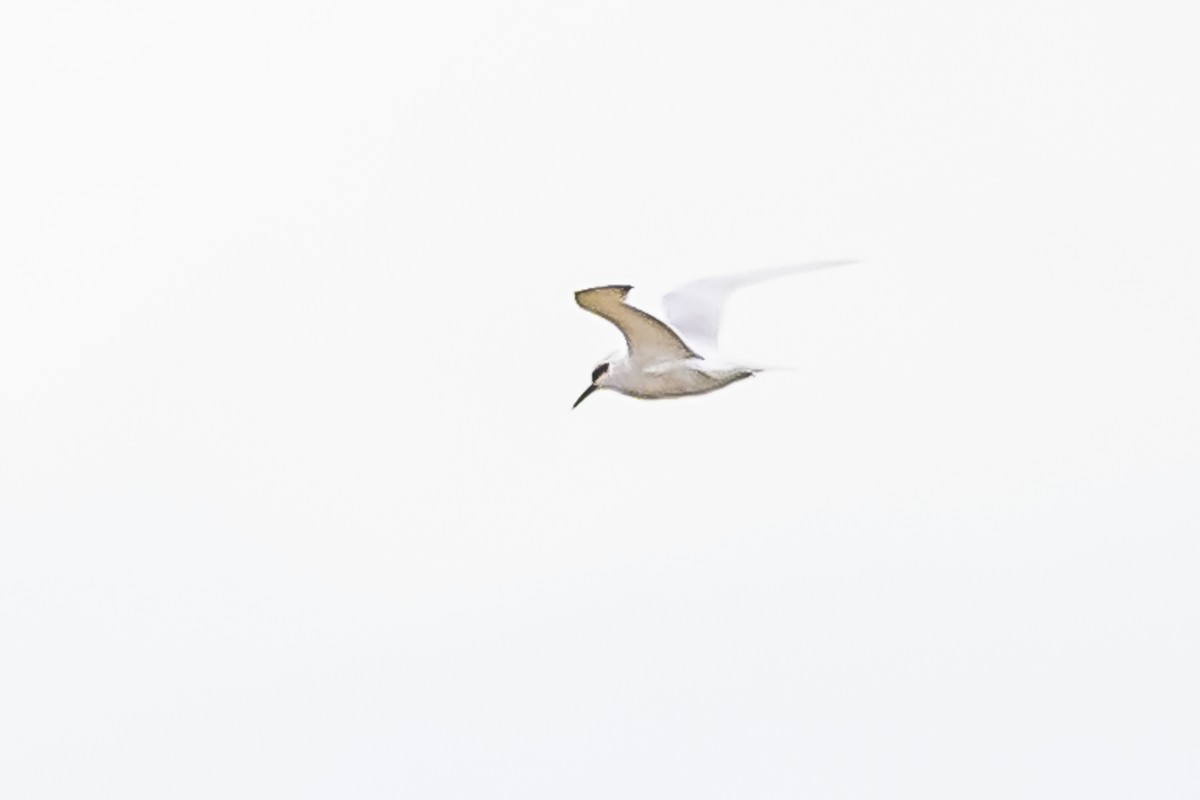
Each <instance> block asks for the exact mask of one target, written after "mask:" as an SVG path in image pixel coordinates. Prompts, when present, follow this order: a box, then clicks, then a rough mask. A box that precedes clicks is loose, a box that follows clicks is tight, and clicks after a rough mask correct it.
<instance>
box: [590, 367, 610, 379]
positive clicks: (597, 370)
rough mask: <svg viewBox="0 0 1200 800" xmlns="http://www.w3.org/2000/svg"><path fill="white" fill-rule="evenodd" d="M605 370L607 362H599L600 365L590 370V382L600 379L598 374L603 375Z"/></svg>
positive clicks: (606, 369)
mask: <svg viewBox="0 0 1200 800" xmlns="http://www.w3.org/2000/svg"><path fill="white" fill-rule="evenodd" d="M607 371H608V364H601V365H600V366H598V367H596V368H595V369H594V370H592V383H595V382H596V381H598V380H599V379H600V376H601V375H603V374H604V373H605V372H607Z"/></svg>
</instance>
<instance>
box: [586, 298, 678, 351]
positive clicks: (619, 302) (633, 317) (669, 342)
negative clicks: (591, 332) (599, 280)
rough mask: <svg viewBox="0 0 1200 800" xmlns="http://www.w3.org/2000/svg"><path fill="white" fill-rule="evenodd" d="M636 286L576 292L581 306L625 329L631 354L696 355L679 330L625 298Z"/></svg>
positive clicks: (622, 331) (626, 342)
mask: <svg viewBox="0 0 1200 800" xmlns="http://www.w3.org/2000/svg"><path fill="white" fill-rule="evenodd" d="M632 288H633V287H632V286H599V287H597V288H595V289H584V290H583V291H580V292H576V293H575V302H576V303H578V304H579V305H580V307H582V308H585V309H587V310H588V311H590V312H592V313H593V314H596V315H597V316H601V317H604V318H605V319H606V320H608V321H609V322H611V323H612V324H613V325H616V326H617V327H618V328H620V329H621V333H622V334H624V336H625V345H626V346H627V347H628V348H629V355H630V356H631V357H633V358H635V359H638V360H639V361H670V360H677V359H683V358H695V357H696V354H695V353H694V352H692V350H691V348H689V347H688V346H687V345H686V344H684V343H683V340H682V339H680V338H679V336H678V334H676V333H675V331H673V330H671V329H670V328H668V327H667V326H666V325H664V324H663V323H661V322H659V321H658V320H656V319H655V318H654V317H652V316H650V315H649V314H647V313H646V312H645V311H642V310H641V309H637V308H634V307H633V306H631V305H628V304H627V303H626V302H625V295H627V294H629V290H630V289H632Z"/></svg>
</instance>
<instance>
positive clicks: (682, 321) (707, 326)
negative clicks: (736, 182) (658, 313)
mask: <svg viewBox="0 0 1200 800" xmlns="http://www.w3.org/2000/svg"><path fill="white" fill-rule="evenodd" d="M849 263H851V262H849V261H815V262H812V263H808V264H795V265H791V266H786V267H769V268H767V269H760V270H756V271H753V272H743V273H738V274H734V275H722V276H717V277H713V278H704V279H703V280H698V281H694V282H692V283H687V284H684V285H683V286H680V287H679V288H678V289H676V290H674V291H673V292H671V293H670V294H668V295H666V296H665V297H664V298H663V300H662V303H663V309H664V311H665V312H666V318H667V321H666V322H663V321H662V320H660V319H658V318H656V317H653V316H651V315H650V314H647V313H646V312H645V311H643V310H641V309H640V308H635V307H634V306H631V305H629V304H628V303H626V302H625V297H626V295H628V294H629V291H630V290H631V289H632V288H633V287H632V286H597V287H595V288H593V289H584V290H582V291H578V292H576V293H575V302H576V303H578V304H579V305H580V306H581V307H582V308H584V309H586V310H588V311H590V312H592V313H593V314H596V315H597V316H600V317H604V319H606V320H608V321H609V322H611V323H612V324H613V325H616V326H617V328H618V329H620V331H621V333H622V335H624V337H625V354H624V355H622V356H620V357H619V358H618V357H613V358H609V359H607V360H605V361H602V362H600V364H598V365H597V366H596V368H595V369H594V370H592V384H591V386H588V388H587V389H585V390H584V392H583V394H581V395H579V399H578V400H576V401H575V405H573V406H571V408H575V407H576V406H578V405H579V404H580V403H582V402H583V401H584V400H585V399H587V396H588V395H590V394H591V393H592V392H594V391H596V390H597V389H612V390H613V391H616V392H620V393H621V394H624V395H629V396H630V397H640V398H643V399H647V400H650V399H656V398H661V397H683V396H685V395H691V394H704V393H706V392H711V391H714V390H716V389H720V388H721V387H723V386H728V385H729V384H731V383H734V382H736V381H740V380H742V379H743V378H749V377H750V376H751V375H753V374H755V373H756V372H761V371H762V369H761V368H760V367H752V366H746V365H739V364H731V363H728V362H725V361H722V360H721V359H720V357H719V356H718V355H716V349H717V330H718V328H719V327H720V324H721V312H722V311H723V310H724V308H725V301H726V300H728V299H729V296H730V295H731V294H733V292H734V291H736V290H737V289H740V288H742V287H743V286H749V285H751V284H754V283H760V282H761V281H766V280H770V279H772V278H779V277H782V276H784V275H791V274H794V273H797V272H809V271H811V270H816V269H825V268H828V267H836V266H839V265H841V264H849Z"/></svg>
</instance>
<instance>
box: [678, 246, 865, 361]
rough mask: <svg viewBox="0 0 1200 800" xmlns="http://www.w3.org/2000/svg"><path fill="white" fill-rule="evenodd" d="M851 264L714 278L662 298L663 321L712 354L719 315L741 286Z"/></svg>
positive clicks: (820, 263) (796, 266)
mask: <svg viewBox="0 0 1200 800" xmlns="http://www.w3.org/2000/svg"><path fill="white" fill-rule="evenodd" d="M851 263H853V262H852V261H813V262H811V263H808V264H793V265H790V266H786V267H768V268H767V269H760V270H754V271H753V272H740V273H736V274H734V275H718V276H716V277H713V278H704V279H703V280H699V281H695V282H693V283H687V284H684V285H683V286H680V287H679V288H678V289H676V290H675V291H673V292H671V293H670V294H668V295H667V296H666V297H664V298H663V308H664V310H665V311H666V312H667V320H668V321H669V322H670V323H671V325H672V326H674V328H675V330H677V331H679V333H680V334H681V335H683V336H686V337H687V339H688V341H690V342H694V343H695V344H696V345H697V346H700V347H702V348H707V349H709V350H715V349H716V346H717V333H718V329H719V328H720V327H721V314H722V312H723V311H724V310H725V301H726V300H728V299H729V295H731V294H733V293H734V292H735V291H736V290H738V289H740V288H742V287H743V286H749V285H751V284H754V283H761V282H762V281H769V280H771V279H772V278H781V277H783V276H784V275H791V274H793V273H796V272H810V271H812V270H816V269H827V268H829V267H837V266H840V265H842V264H851Z"/></svg>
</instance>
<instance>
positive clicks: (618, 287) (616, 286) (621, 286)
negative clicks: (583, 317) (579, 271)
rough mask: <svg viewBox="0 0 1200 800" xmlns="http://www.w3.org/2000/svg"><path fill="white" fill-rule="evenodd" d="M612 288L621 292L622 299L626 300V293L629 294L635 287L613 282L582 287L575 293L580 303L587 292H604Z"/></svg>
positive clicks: (576, 300)
mask: <svg viewBox="0 0 1200 800" xmlns="http://www.w3.org/2000/svg"><path fill="white" fill-rule="evenodd" d="M612 289H615V290H616V291H618V292H620V293H621V299H622V300H624V299H625V295H627V294H629V292H630V291H631V290H632V289H633V287H632V286H628V285H625V284H612V285H609V286H592V287H590V288H588V289H580V290H579V291H577V292H576V293H575V302H576V303H580V300H581V299H582V298H583V296H584V295H586V294H590V293H591V292H603V291H606V290H612ZM580 304H581V305H582V303H580Z"/></svg>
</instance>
